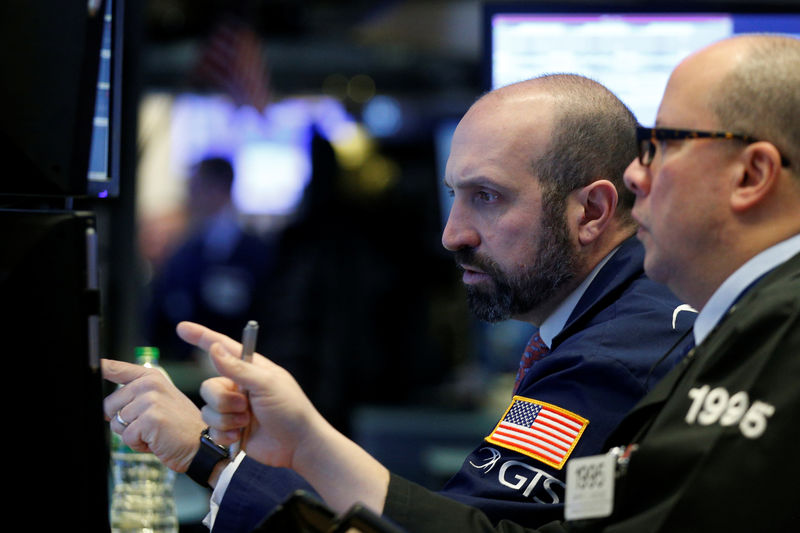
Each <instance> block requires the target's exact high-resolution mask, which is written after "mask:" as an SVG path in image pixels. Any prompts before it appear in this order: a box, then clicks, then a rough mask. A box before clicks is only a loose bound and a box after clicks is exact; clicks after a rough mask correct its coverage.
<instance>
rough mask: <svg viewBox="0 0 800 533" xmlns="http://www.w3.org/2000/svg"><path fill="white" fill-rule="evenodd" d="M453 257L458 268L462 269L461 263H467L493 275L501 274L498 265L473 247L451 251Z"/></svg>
mask: <svg viewBox="0 0 800 533" xmlns="http://www.w3.org/2000/svg"><path fill="white" fill-rule="evenodd" d="M453 259H454V260H455V263H456V266H457V267H458V269H459V270H462V271H463V270H464V267H463V266H462V265H467V266H471V267H475V268H477V269H480V270H481V271H483V272H484V273H486V274H489V275H490V276H492V277H495V276H496V275H498V274H501V273H502V271H501V269H500V265H498V264H497V263H496V262H495V261H493V260H492V259H490V258H489V257H487V256H485V255H482V254H479V253H478V252H476V251H475V249H474V248H461V249H460V250H456V251H455V252H453Z"/></svg>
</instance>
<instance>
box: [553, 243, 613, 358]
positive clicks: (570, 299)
mask: <svg viewBox="0 0 800 533" xmlns="http://www.w3.org/2000/svg"><path fill="white" fill-rule="evenodd" d="M618 249H619V246H617V247H616V248H614V249H613V250H611V252H610V253H609V254H608V255H606V256H605V257H604V258H603V259H602V260H601V261H600V262H599V263H597V265H596V266H595V267H594V268H593V269H592V271H591V272H589V275H588V276H586V278H585V279H584V280H583V281H582V282H581V284H580V285H578V287H577V288H576V289H575V290H574V291H572V292H571V293H570V295H569V296H567V297H566V298H565V299H564V301H562V302H561V304H559V306H558V307H556V309H555V311H553V312H552V313H550V316H548V317H547V318H545V319H544V321H543V322H542V324H541V325H540V326H539V335H540V336H541V337H542V340H543V341H544V343H545V344H546V345H547V347H548V348H550V347H551V346H552V343H553V339H554V338H555V336H556V335H558V334H559V333H561V330H562V329H564V326H566V325H567V320H568V319H569V316H570V315H571V314H572V312H573V311H574V310H575V306H576V305H578V301H579V300H580V299H581V296H583V293H584V292H586V289H587V288H589V285H590V284H591V283H592V281H593V280H594V278H595V277H596V276H597V273H598V272H600V269H601V268H603V266H605V264H606V263H607V262H608V260H609V259H611V256H613V255H614V254H615V253H616V251H617V250H618Z"/></svg>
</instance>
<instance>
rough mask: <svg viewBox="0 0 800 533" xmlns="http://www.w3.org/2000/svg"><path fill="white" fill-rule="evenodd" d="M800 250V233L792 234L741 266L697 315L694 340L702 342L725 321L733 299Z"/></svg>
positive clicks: (696, 342)
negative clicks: (724, 318) (721, 321)
mask: <svg viewBox="0 0 800 533" xmlns="http://www.w3.org/2000/svg"><path fill="white" fill-rule="evenodd" d="M797 253H800V234H798V235H795V236H794V237H790V238H788V239H786V240H785V241H782V242H780V243H778V244H776V245H774V246H772V247H770V248H767V249H766V250H764V251H763V252H761V253H759V254H758V255H756V256H755V257H753V258H752V259H750V260H749V261H747V262H746V263H745V264H743V265H742V266H741V267H739V268H738V269H737V270H736V271H735V272H734V273H733V274H731V275H730V276H729V277H728V279H726V280H725V281H724V282H723V283H722V285H720V286H719V288H717V290H716V291H714V294H712V295H711V298H709V299H708V302H706V305H705V306H703V309H702V310H701V311H700V314H699V315H697V320H695V323H694V342H695V345H699V344H700V343H701V342H703V340H705V338H706V337H707V336H708V334H709V333H711V330H712V329H714V327H715V326H716V325H717V324H718V323H719V321H720V320H722V317H723V316H724V315H725V313H726V312H727V311H728V309H729V308H730V306H731V305H733V302H735V301H736V299H737V298H738V297H739V295H740V294H742V292H743V291H744V290H745V289H747V287H749V286H750V284H751V283H753V282H754V281H755V280H757V279H758V278H759V277H760V276H763V275H764V274H766V273H767V272H769V271H770V270H772V269H773V268H775V267H777V266H778V265H780V264H782V263H785V262H786V261H788V260H789V259H790V258H791V257H792V256H794V255H796V254H797Z"/></svg>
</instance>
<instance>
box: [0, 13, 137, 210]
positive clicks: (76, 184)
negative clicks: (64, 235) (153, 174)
mask: <svg viewBox="0 0 800 533" xmlns="http://www.w3.org/2000/svg"><path fill="white" fill-rule="evenodd" d="M123 1H124V0H113V2H112V0H88V1H82V2H81V1H79V2H63V1H62V0H37V1H36V2H2V3H0V47H2V50H3V52H2V53H0V72H2V73H3V83H1V84H0V101H2V102H3V103H4V104H5V105H4V109H3V113H0V161H2V165H3V166H2V168H0V195H13V196H54V197H65V196H67V197H84V196H87V195H89V194H97V195H110V194H113V193H114V192H115V191H116V190H117V185H118V174H119V173H118V171H117V167H116V165H117V164H118V145H119V142H118V141H119V124H118V120H117V119H118V111H119V106H120V100H119V98H120V97H121V92H120V90H119V88H118V86H117V85H116V84H115V83H116V82H117V81H119V80H120V79H121V78H120V75H121V70H120V67H121V52H122V50H121V46H119V45H120V44H121V38H122V35H121V33H122V31H121V28H122V27H121V23H122V20H121V13H122V8H123ZM108 15H111V17H110V18H109V17H108ZM104 30H105V32H106V35H107V36H108V38H107V39H106V40H105V46H104V39H103V35H104ZM101 50H103V51H102V52H101ZM101 71H102V72H101ZM98 79H99V80H100V85H98ZM98 92H99V93H100V95H99V96H98ZM96 116H97V117H98V119H97V120H95V117H96ZM100 117H102V118H100ZM95 125H102V128H97V129H98V132H100V130H105V132H106V133H107V135H104V134H103V133H102V132H101V133H99V134H97V135H95V133H94V130H95V128H94V126H95ZM93 138H95V139H97V141H96V146H97V149H94V150H93V148H92V146H93V141H92V139H93ZM104 139H105V140H104ZM103 145H104V146H103ZM90 154H93V155H92V164H91V165H90ZM95 155H97V157H96V158H95ZM101 155H104V156H105V157H100V156H101ZM90 167H91V169H92V170H91V172H90Z"/></svg>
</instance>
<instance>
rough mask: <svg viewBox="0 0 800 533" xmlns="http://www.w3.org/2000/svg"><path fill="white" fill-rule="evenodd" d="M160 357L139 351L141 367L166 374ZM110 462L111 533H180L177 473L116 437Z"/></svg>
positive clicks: (155, 351) (152, 351)
mask: <svg viewBox="0 0 800 533" xmlns="http://www.w3.org/2000/svg"><path fill="white" fill-rule="evenodd" d="M158 355H159V353H158V348H154V347H151V346H142V347H138V348H136V362H137V363H138V364H140V365H143V366H146V367H150V368H158V369H160V370H161V371H162V372H164V369H163V368H161V367H160V366H159V364H158ZM165 375H166V372H165ZM111 461H112V465H111V470H112V472H113V480H114V491H113V493H112V495H111V510H110V519H111V531H112V533H178V515H177V510H176V507H175V496H174V493H173V487H174V484H175V472H173V471H172V470H170V469H169V468H167V467H166V466H164V465H163V464H162V463H161V462H160V461H159V460H158V459H157V458H156V456H155V455H153V454H151V453H141V452H137V451H134V450H132V449H131V448H129V447H128V446H126V445H125V444H124V443H123V442H122V437H120V436H119V435H117V434H116V433H112V434H111Z"/></svg>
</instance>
